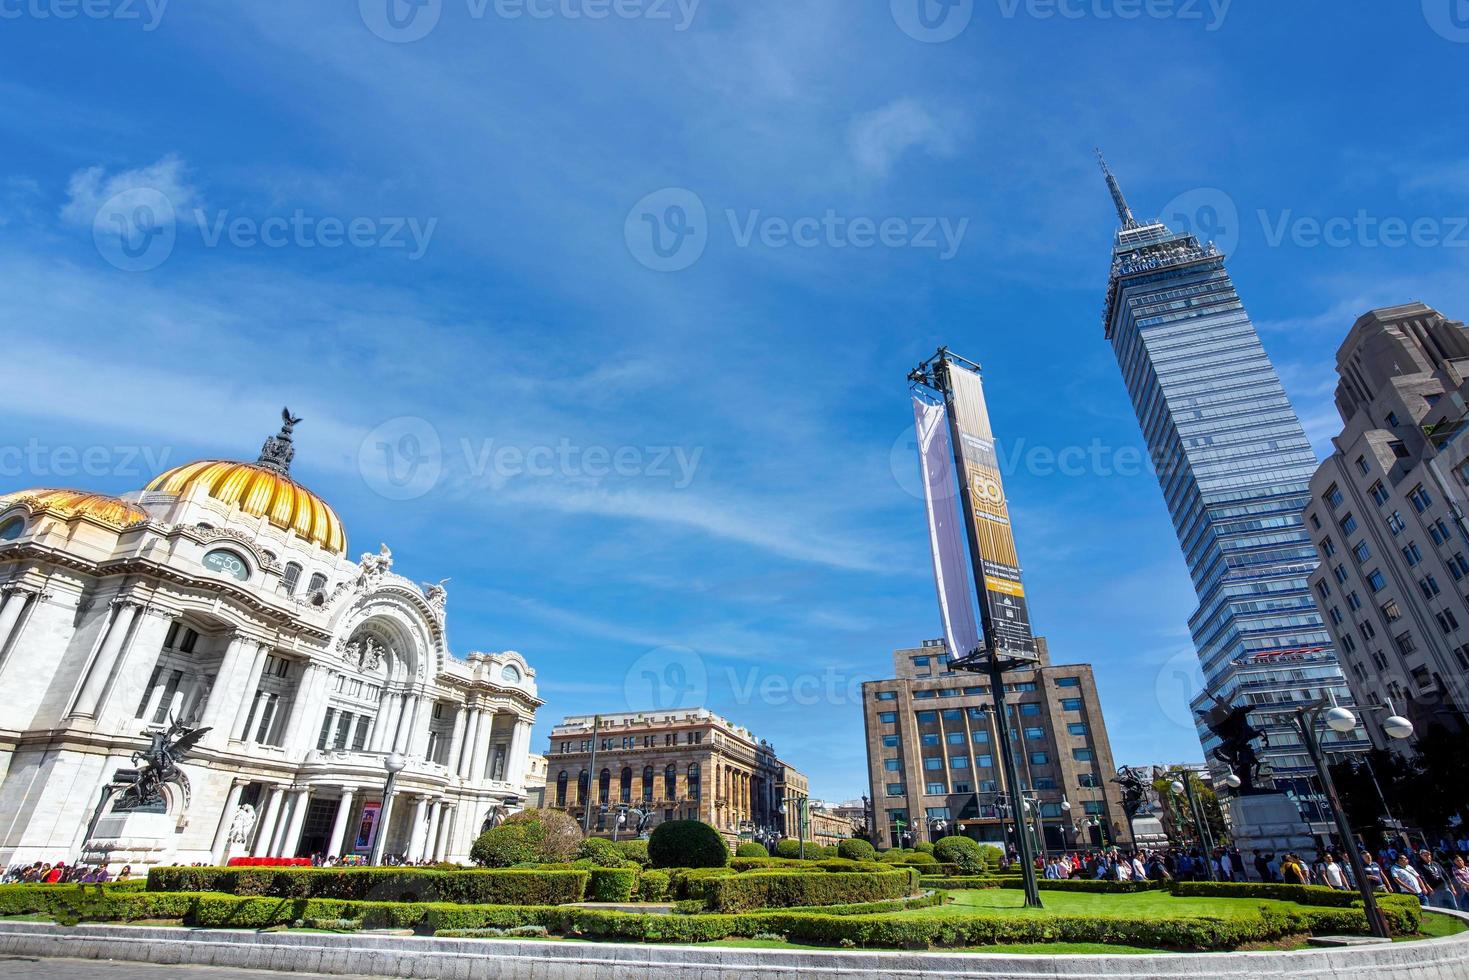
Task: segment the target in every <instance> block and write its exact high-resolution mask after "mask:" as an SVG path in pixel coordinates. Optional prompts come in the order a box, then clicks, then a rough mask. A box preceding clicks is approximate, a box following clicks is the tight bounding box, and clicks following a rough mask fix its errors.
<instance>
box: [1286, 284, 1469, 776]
mask: <svg viewBox="0 0 1469 980" xmlns="http://www.w3.org/2000/svg"><path fill="white" fill-rule="evenodd" d="M1336 363H1337V373H1338V375H1339V376H1340V381H1339V382H1338V384H1337V389H1336V406H1337V411H1338V413H1339V414H1340V415H1341V418H1342V426H1343V428H1342V431H1341V434H1340V435H1338V436H1337V437H1336V438H1334V439H1333V440H1332V445H1333V449H1334V451H1333V452H1332V454H1331V455H1330V456H1329V457H1327V459H1326V461H1325V462H1324V463H1322V464H1321V467H1320V469H1318V470H1317V471H1316V475H1315V476H1314V477H1313V478H1312V480H1311V500H1310V503H1309V504H1308V505H1307V506H1306V508H1305V517H1306V526H1307V528H1308V529H1309V530H1310V531H1311V534H1312V537H1313V539H1314V540H1315V542H1316V550H1317V552H1318V553H1319V554H1320V556H1321V564H1320V566H1319V567H1318V568H1317V569H1316V570H1315V571H1314V572H1313V573H1312V574H1311V588H1312V590H1313V591H1314V592H1315V594H1316V601H1317V603H1318V604H1319V605H1320V606H1321V610H1322V612H1323V613H1325V615H1326V627H1327V629H1328V630H1330V631H1331V635H1332V639H1333V640H1334V641H1335V643H1336V651H1337V655H1338V656H1339V657H1340V658H1341V664H1342V668H1343V669H1344V670H1345V672H1346V675H1347V682H1348V683H1349V684H1350V685H1351V688H1352V694H1353V696H1354V697H1355V699H1356V702H1357V703H1358V704H1359V705H1373V706H1385V705H1386V702H1387V701H1389V700H1391V701H1392V702H1393V707H1394V708H1396V709H1397V711H1398V712H1399V713H1401V714H1405V715H1407V716H1408V717H1409V718H1410V719H1411V720H1412V721H1413V722H1414V724H1415V726H1416V727H1417V729H1418V731H1419V732H1420V733H1421V732H1423V731H1424V730H1425V729H1426V728H1428V727H1429V726H1431V725H1434V724H1438V725H1443V726H1444V727H1446V728H1448V729H1449V730H1450V731H1454V732H1462V731H1464V730H1465V729H1466V725H1469V717H1466V712H1469V600H1466V598H1465V593H1466V591H1469V531H1466V527H1465V523H1464V514H1465V510H1466V508H1469V492H1466V488H1469V438H1466V437H1465V432H1466V431H1469V408H1466V399H1469V331H1466V329H1465V326H1464V324H1463V323H1459V322H1456V321H1452V320H1448V319H1446V318H1445V317H1444V316H1443V315H1442V314H1441V313H1439V312H1438V311H1437V310H1434V309H1432V308H1431V307H1428V306H1425V305H1423V304H1422V303H1408V304H1405V305H1403V306H1395V307H1389V308H1386V309H1380V310H1373V311H1371V312H1370V313H1367V314H1366V315H1365V316H1363V317H1362V318H1361V319H1359V320H1358V321H1357V322H1356V324H1355V325H1353V327H1352V329H1351V332H1350V333H1349V334H1348V335H1347V338H1346V340H1345V341H1343V343H1342V345H1341V348H1340V349H1339V350H1338V351H1337V355H1336ZM1358 714H1359V716H1360V717H1361V718H1362V721H1363V724H1364V726H1365V728H1366V732H1367V735H1368V736H1369V737H1370V738H1371V740H1372V742H1373V744H1374V745H1375V746H1376V747H1378V748H1391V749H1393V750H1394V751H1403V750H1407V751H1410V752H1411V751H1412V745H1411V741H1409V742H1397V741H1394V740H1392V739H1388V738H1386V737H1385V736H1384V734H1383V731H1382V727H1381V725H1382V721H1383V719H1384V718H1385V717H1387V712H1386V711H1374V710H1367V711H1359V712H1358ZM1354 737H1355V736H1354ZM1330 738H1332V739H1335V738H1336V736H1334V735H1333V736H1330ZM1331 747H1332V748H1333V749H1335V748H1336V743H1335V742H1333V743H1332V745H1331Z"/></svg>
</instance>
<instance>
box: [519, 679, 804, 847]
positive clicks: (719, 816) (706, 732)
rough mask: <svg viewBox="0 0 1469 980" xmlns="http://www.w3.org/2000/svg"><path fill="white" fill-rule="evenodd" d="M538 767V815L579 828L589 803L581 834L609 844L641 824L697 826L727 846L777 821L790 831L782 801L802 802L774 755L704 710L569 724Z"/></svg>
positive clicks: (789, 772) (796, 780)
mask: <svg viewBox="0 0 1469 980" xmlns="http://www.w3.org/2000/svg"><path fill="white" fill-rule="evenodd" d="M546 759H547V773H546V805H547V806H550V807H554V808H557V809H563V810H566V811H567V812H569V813H571V814H573V815H575V816H576V817H577V819H579V820H582V819H585V818H586V814H587V804H588V801H589V800H590V802H591V820H590V823H591V827H590V830H591V832H592V833H593V834H603V835H608V836H610V835H614V834H627V833H634V832H636V825H637V823H638V821H639V819H640V815H642V814H647V820H646V822H645V824H644V828H645V829H651V828H652V827H654V826H656V825H657V824H658V823H661V822H663V821H665V820H702V821H704V822H705V823H708V824H711V825H712V826H714V827H717V828H719V830H720V831H721V832H722V833H723V834H724V835H725V837H726V838H728V839H729V841H730V842H732V843H733V842H735V841H738V840H740V839H741V838H742V837H743V838H744V839H750V838H752V837H755V836H758V835H759V834H762V833H769V832H771V831H777V830H779V828H780V827H782V826H783V823H784V821H785V820H786V819H789V820H790V827H791V829H794V827H795V823H794V816H793V814H791V813H788V814H787V815H786V816H785V817H782V815H781V813H780V805H781V801H782V799H784V798H785V797H786V796H787V795H790V794H792V793H796V794H800V795H804V794H805V793H806V792H807V789H806V777H805V776H803V775H802V774H801V773H800V772H798V771H797V770H795V769H793V768H791V767H790V766H787V765H786V764H784V763H783V762H781V761H780V759H779V758H777V757H776V754H775V748H774V746H772V745H771V744H770V743H769V742H766V741H765V740H764V739H758V738H756V737H755V736H754V735H753V734H751V732H750V731H749V729H747V728H744V727H742V726H740V725H736V724H734V723H733V722H731V721H729V720H727V719H725V718H721V717H720V716H718V715H716V714H714V713H713V712H711V711H709V710H708V709H705V708H698V709H681V710H674V711H649V712H624V713H619V714H606V715H596V716H593V715H581V716H576V717H568V718H566V719H564V720H562V721H561V723H560V724H558V725H557V726H556V727H555V728H554V729H552V731H551V741H550V746H549V747H548V750H547V753H546ZM789 809H792V810H793V809H794V808H789ZM621 814H626V815H627V816H626V818H625V819H624V820H622V821H619V816H620V815H621Z"/></svg>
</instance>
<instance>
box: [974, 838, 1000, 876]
mask: <svg viewBox="0 0 1469 980" xmlns="http://www.w3.org/2000/svg"><path fill="white" fill-rule="evenodd" d="M979 857H980V860H982V861H984V866H985V870H986V871H997V870H999V867H1000V862H1001V861H1002V860H1003V859H1004V857H1005V852H1004V851H1001V850H1000V849H999V848H998V847H996V846H995V845H993V844H981V845H979Z"/></svg>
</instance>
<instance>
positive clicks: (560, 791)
mask: <svg viewBox="0 0 1469 980" xmlns="http://www.w3.org/2000/svg"><path fill="white" fill-rule="evenodd" d="M567 782H569V779H568V778H567V772H566V770H565V769H563V770H561V772H560V773H559V774H558V775H557V776H556V805H557V806H565V805H566V784H567Z"/></svg>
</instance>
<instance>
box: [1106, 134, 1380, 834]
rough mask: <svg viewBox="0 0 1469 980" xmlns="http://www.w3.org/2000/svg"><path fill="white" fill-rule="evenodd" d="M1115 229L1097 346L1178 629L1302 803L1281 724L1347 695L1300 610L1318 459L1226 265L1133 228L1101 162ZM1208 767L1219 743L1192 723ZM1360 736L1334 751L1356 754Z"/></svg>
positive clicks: (1302, 760) (1309, 618)
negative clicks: (1112, 362) (1187, 581)
mask: <svg viewBox="0 0 1469 980" xmlns="http://www.w3.org/2000/svg"><path fill="white" fill-rule="evenodd" d="M1102 172H1103V174H1104V175H1105V177H1106V180H1107V187H1108V189H1109V190H1110V191H1111V194H1112V200H1113V202H1114V204H1115V205H1116V207H1117V217H1118V220H1119V221H1120V222H1121V227H1120V228H1119V229H1118V230H1117V235H1116V240H1115V245H1114V246H1113V249H1112V269H1111V275H1110V277H1109V280H1108V285H1107V302H1106V307H1105V310H1104V313H1103V325H1104V327H1105V329H1106V337H1107V339H1108V340H1109V341H1110V342H1111V344H1112V349H1113V352H1114V353H1115V354H1116V355H1117V364H1118V366H1119V367H1120V368H1121V369H1122V378H1123V381H1124V382H1125V383H1126V385H1127V391H1128V394H1129V396H1130V397H1131V398H1132V403H1133V407H1134V408H1135V409H1136V411H1137V417H1138V422H1139V424H1140V425H1141V426H1142V431H1143V437H1144V439H1145V440H1146V441H1147V444H1148V449H1149V452H1150V454H1151V456H1152V459H1153V463H1154V466H1155V467H1156V468H1157V474H1158V482H1159V485H1160V486H1161V488H1162V490H1163V497H1164V500H1165V502H1166V503H1167V506H1168V511H1169V513H1170V514H1171V515H1172V517H1173V527H1174V531H1175V532H1176V533H1177V535H1178V542H1179V546H1180V547H1181V548H1182V549H1183V555H1184V560H1185V561H1186V562H1187V563H1188V568H1189V574H1190V576H1191V577H1192V579H1193V585H1194V591H1195V592H1196V593H1197V595H1198V597H1199V606H1198V608H1197V609H1196V610H1195V611H1194V614H1193V616H1192V617H1191V618H1190V619H1189V629H1190V632H1191V633H1192V635H1193V642H1194V648H1195V650H1196V651H1197V652H1198V657H1199V663H1200V665H1201V667H1202V672H1203V677H1204V688H1203V690H1202V691H1201V692H1200V693H1199V695H1198V696H1196V697H1195V698H1194V699H1193V703H1192V708H1193V710H1194V712H1195V718H1196V719H1198V714H1197V712H1199V711H1200V710H1204V709H1207V708H1209V707H1211V706H1212V705H1213V704H1214V703H1215V700H1214V699H1216V698H1217V699H1219V700H1220V701H1224V702H1228V703H1231V704H1253V705H1256V706H1257V709H1256V711H1255V713H1254V715H1253V716H1252V719H1251V720H1252V721H1253V722H1254V724H1255V725H1256V726H1257V727H1259V728H1261V729H1263V730H1264V731H1265V732H1266V735H1267V736H1268V739H1269V743H1270V744H1269V746H1268V748H1264V749H1263V751H1262V753H1261V754H1262V757H1263V761H1264V762H1265V763H1267V764H1268V765H1269V767H1270V768H1271V770H1272V771H1273V775H1274V777H1275V784H1276V787H1277V788H1279V789H1281V790H1284V791H1287V792H1293V793H1294V794H1296V795H1297V796H1298V797H1300V798H1301V799H1302V800H1303V801H1306V804H1305V811H1306V812H1305V815H1306V817H1307V819H1309V820H1312V821H1316V820H1320V819H1323V818H1324V814H1323V813H1322V812H1321V811H1319V810H1315V812H1312V811H1313V810H1314V809H1315V805H1316V801H1317V800H1318V793H1317V790H1316V788H1315V787H1314V785H1313V781H1312V779H1311V778H1310V775H1309V774H1310V773H1313V772H1314V769H1313V767H1312V765H1311V762H1310V759H1309V758H1308V757H1307V755H1306V753H1305V750H1304V748H1303V747H1302V746H1301V744H1300V738H1299V736H1298V735H1296V734H1295V733H1294V730H1293V728H1292V727H1291V725H1290V719H1289V717H1288V716H1289V712H1290V710H1291V709H1292V708H1293V707H1294V706H1295V705H1297V704H1299V703H1301V702H1302V701H1304V700H1309V699H1314V698H1317V697H1320V696H1321V695H1322V694H1323V692H1325V691H1327V690H1330V691H1333V692H1335V694H1336V696H1337V698H1338V700H1339V702H1340V703H1341V704H1343V705H1347V704H1350V703H1351V695H1350V693H1349V691H1348V689H1347V685H1346V680H1345V678H1344V677H1343V676H1342V672H1341V667H1340V665H1339V663H1338V661H1337V657H1336V653H1335V651H1334V649H1333V647H1332V645H1331V637H1330V635H1329V634H1328V633H1327V631H1326V628H1325V626H1324V624H1323V623H1322V618H1321V613H1320V611H1319V610H1318V609H1317V607H1316V603H1315V601H1314V599H1313V598H1312V595H1311V591H1310V587H1309V585H1308V583H1307V576H1309V575H1310V574H1311V572H1312V571H1313V570H1314V569H1315V568H1316V565H1317V561H1318V559H1317V555H1316V550H1315V548H1314V547H1313V544H1312V540H1311V537H1310V535H1309V534H1308V533H1307V531H1306V528H1305V525H1304V523H1303V519H1302V511H1303V510H1304V508H1305V507H1306V504H1307V503H1308V502H1309V499H1310V490H1309V484H1310V481H1311V475H1312V473H1313V472H1314V471H1315V469H1316V455H1315V453H1314V452H1313V451H1312V449H1311V445H1310V443H1309V442H1308V441H1307V440H1306V434H1305V432H1304V431H1303V430H1302V428H1301V423H1300V420H1299V419H1298V418H1297V417H1296V413H1295V411H1294V410H1293V409H1292V408H1291V406H1290V402H1289V401H1288V400H1287V399H1286V396H1285V390H1284V389H1283V388H1282V387H1281V384H1280V379H1279V377H1277V375H1276V373H1275V368H1274V367H1273V366H1272V365H1271V363H1270V359H1269V358H1268V357H1267V356H1266V355H1265V350H1264V348H1263V347H1261V345H1260V338H1259V336H1258V335H1257V334H1256V332H1255V327H1254V324H1252V323H1251V322H1250V317H1249V314H1248V313H1246V312H1245V309H1244V305H1243V304H1242V303H1241V302H1240V298H1239V295H1238V293H1236V292H1235V288H1234V282H1233V281H1232V280H1231V279H1230V276H1229V272H1228V271H1227V270H1226V269H1225V266H1224V256H1223V255H1222V254H1221V253H1220V252H1219V250H1218V249H1217V248H1215V247H1214V245H1213V243H1212V242H1210V243H1201V242H1200V241H1199V240H1198V239H1197V238H1195V237H1194V236H1193V235H1190V234H1186V233H1179V232H1174V231H1172V230H1171V229H1169V228H1168V227H1167V226H1166V225H1164V224H1163V223H1162V222H1157V221H1155V222H1152V223H1146V224H1144V223H1140V222H1138V221H1137V219H1136V218H1134V217H1133V214H1132V210H1131V209H1130V208H1129V207H1128V205H1127V201H1126V199H1125V198H1124V197H1123V195H1122V189H1121V187H1120V186H1119V185H1118V182H1117V178H1116V177H1115V176H1114V175H1113V174H1112V172H1111V170H1110V169H1108V167H1107V165H1106V163H1105V161H1103V163H1102ZM1197 726H1198V730H1199V740H1200V741H1201V742H1202V743H1203V745H1204V749H1205V752H1206V755H1210V756H1212V752H1213V750H1214V748H1215V747H1216V746H1217V744H1218V739H1217V738H1216V737H1215V736H1214V735H1213V734H1212V733H1211V732H1209V730H1208V729H1207V727H1205V725H1204V724H1203V722H1202V720H1201V719H1199V720H1198V721H1197ZM1366 744H1367V742H1366V738H1365V736H1364V735H1363V733H1362V732H1361V730H1360V729H1359V730H1358V731H1357V732H1355V733H1353V735H1351V736H1349V737H1348V738H1346V739H1344V740H1343V741H1341V742H1339V743H1338V742H1333V743H1332V745H1331V748H1332V750H1333V751H1350V750H1357V749H1362V748H1365V747H1366Z"/></svg>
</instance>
